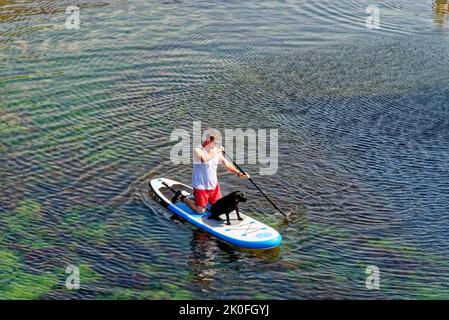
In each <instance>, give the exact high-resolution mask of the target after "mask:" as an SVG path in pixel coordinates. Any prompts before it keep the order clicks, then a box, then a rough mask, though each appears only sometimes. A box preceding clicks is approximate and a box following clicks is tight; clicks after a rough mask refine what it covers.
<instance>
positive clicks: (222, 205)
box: [208, 191, 248, 225]
mask: <svg viewBox="0 0 449 320" xmlns="http://www.w3.org/2000/svg"><path fill="white" fill-rule="evenodd" d="M247 200H248V199H246V195H245V194H244V193H243V192H240V191H235V192H233V193H230V194H228V195H227V196H225V197H223V198H221V199H219V200H217V202H215V203H214V204H213V205H212V206H211V207H210V212H211V215H210V216H209V217H208V219H215V220H219V221H220V216H221V215H222V214H226V224H227V225H230V224H231V221H229V214H230V213H231V212H232V211H234V210H235V212H237V218H238V219H239V220H240V221H242V220H243V219H242V218H241V217H240V213H239V207H238V204H239V202H246V201H247Z"/></svg>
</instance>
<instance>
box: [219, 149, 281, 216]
mask: <svg viewBox="0 0 449 320" xmlns="http://www.w3.org/2000/svg"><path fill="white" fill-rule="evenodd" d="M223 155H224V156H225V157H227V158H228V159H229V160H231V162H232V163H233V164H234V166H236V167H237V169H239V170H240V172H241V173H243V174H246V173H245V171H243V170H242V168H240V166H239V165H238V164H237V163H235V162H234V160H232V159H231V158H230V157H229V156H228V155H227V154H226V153H225V152H224V150H223ZM248 180H249V181H250V182H251V183H252V184H253V185H254V186H255V187H256V188H257V190H259V191H260V193H261V194H262V195H263V196H264V197H265V199H267V200H268V202H269V203H271V204H272V205H273V207H274V208H275V209H276V210H277V211H279V212H280V213H281V214H282V215H283V216H284V217H285V218H286V219H287V220H288V216H287V215H286V214H285V213H284V212H282V210H281V209H279V208H278V207H277V206H276V205H275V204H274V202H273V201H271V200H270V198H268V196H267V195H266V194H265V193H264V192H263V191H262V190H261V189H260V188H259V186H258V185H257V184H256V183H255V182H254V181H253V179H251V178H249V179H248Z"/></svg>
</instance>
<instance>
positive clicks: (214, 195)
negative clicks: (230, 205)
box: [193, 184, 221, 208]
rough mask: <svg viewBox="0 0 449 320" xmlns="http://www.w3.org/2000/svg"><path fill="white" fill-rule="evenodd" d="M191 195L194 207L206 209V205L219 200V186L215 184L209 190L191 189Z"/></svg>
mask: <svg viewBox="0 0 449 320" xmlns="http://www.w3.org/2000/svg"><path fill="white" fill-rule="evenodd" d="M193 195H194V196H195V203H196V205H197V206H200V207H203V208H206V205H207V204H208V203H210V204H214V203H215V202H217V200H218V199H220V198H221V192H220V185H219V184H217V186H216V187H215V188H214V189H210V190H201V189H193Z"/></svg>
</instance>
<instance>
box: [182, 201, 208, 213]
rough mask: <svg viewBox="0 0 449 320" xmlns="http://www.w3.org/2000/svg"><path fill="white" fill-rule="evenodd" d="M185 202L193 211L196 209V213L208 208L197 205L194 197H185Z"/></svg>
mask: <svg viewBox="0 0 449 320" xmlns="http://www.w3.org/2000/svg"><path fill="white" fill-rule="evenodd" d="M183 202H184V203H185V204H187V205H188V206H189V207H190V208H191V209H192V210H193V211H195V212H196V213H200V214H202V213H204V212H206V208H204V207H201V206H197V205H196V203H195V201H193V200H192V199H189V198H184V201H183Z"/></svg>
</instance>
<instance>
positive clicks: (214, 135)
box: [206, 129, 221, 141]
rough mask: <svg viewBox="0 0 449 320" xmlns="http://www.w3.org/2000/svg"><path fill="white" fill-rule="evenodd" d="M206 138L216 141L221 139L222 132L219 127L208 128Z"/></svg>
mask: <svg viewBox="0 0 449 320" xmlns="http://www.w3.org/2000/svg"><path fill="white" fill-rule="evenodd" d="M206 133H207V134H206V140H209V141H216V140H221V133H220V131H218V130H217V129H207V130H206Z"/></svg>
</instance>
